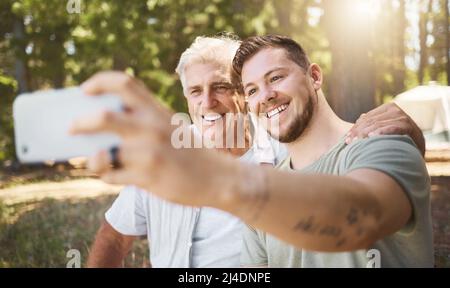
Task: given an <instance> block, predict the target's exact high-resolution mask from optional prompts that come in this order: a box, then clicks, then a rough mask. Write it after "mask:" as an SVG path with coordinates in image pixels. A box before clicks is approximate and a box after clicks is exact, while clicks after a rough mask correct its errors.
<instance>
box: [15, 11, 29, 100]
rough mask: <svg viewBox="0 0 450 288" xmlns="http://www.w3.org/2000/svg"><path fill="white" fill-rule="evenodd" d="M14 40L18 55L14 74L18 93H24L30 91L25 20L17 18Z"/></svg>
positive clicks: (16, 54) (16, 55)
mask: <svg viewBox="0 0 450 288" xmlns="http://www.w3.org/2000/svg"><path fill="white" fill-rule="evenodd" d="M14 38H15V39H16V43H17V44H16V45H17V46H16V47H15V48H16V53H15V58H16V59H15V63H14V70H15V71H14V73H15V77H16V80H17V83H18V84H19V85H18V93H19V94H20V93H24V92H28V91H29V85H28V77H27V75H28V69H27V64H26V54H25V43H24V38H25V27H24V25H23V20H22V19H20V18H16V20H15V21H14Z"/></svg>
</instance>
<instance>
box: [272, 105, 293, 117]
mask: <svg viewBox="0 0 450 288" xmlns="http://www.w3.org/2000/svg"><path fill="white" fill-rule="evenodd" d="M288 107H289V104H283V105H280V106H278V107H276V108H274V109H272V110H270V111H269V112H267V113H266V117H267V118H269V119H270V118H272V117H273V116H275V115H278V114H280V113H281V112H283V111H284V110H286V109H287V108H288Z"/></svg>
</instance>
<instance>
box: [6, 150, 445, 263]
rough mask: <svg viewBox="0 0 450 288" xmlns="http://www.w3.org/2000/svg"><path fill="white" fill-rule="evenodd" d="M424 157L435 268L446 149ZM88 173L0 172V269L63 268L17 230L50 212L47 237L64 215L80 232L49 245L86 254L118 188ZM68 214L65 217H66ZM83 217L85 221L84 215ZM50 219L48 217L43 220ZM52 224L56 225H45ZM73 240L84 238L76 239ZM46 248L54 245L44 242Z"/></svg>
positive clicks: (440, 244) (441, 247) (441, 252)
mask: <svg viewBox="0 0 450 288" xmlns="http://www.w3.org/2000/svg"><path fill="white" fill-rule="evenodd" d="M426 160H427V168H428V171H429V174H430V176H431V184H432V186H431V202H432V203H431V205H432V217H433V229H434V242H435V250H436V251H435V256H436V257H435V259H436V266H437V267H450V150H446V151H427V154H426ZM90 176H92V175H90V174H89V173H88V172H87V171H86V170H83V169H73V167H69V166H67V165H57V166H53V167H34V168H27V169H25V170H22V171H18V170H14V169H12V170H9V171H2V173H0V204H1V205H0V228H1V227H6V228H5V229H6V230H4V231H3V232H2V231H0V244H1V247H4V248H5V247H9V246H13V247H10V248H11V251H9V252H8V248H7V249H6V250H5V249H3V252H0V267H63V266H64V261H65V259H64V258H62V257H63V256H64V255H63V254H61V255H62V256H61V255H60V256H59V258H55V259H53V260H51V261H49V260H47V258H51V257H49V256H48V255H47V254H45V249H44V254H43V255H40V254H39V253H41V252H38V251H42V250H43V248H42V246H45V247H47V245H48V243H47V242H48V241H47V242H46V241H44V240H46V239H45V237H42V235H41V234H42V233H41V234H38V235H40V236H37V237H38V238H42V239H40V241H41V240H42V243H40V242H39V241H36V243H34V244H35V246H36V247H35V246H33V245H31V247H30V243H28V242H29V240H27V239H30V237H32V236H31V235H28V234H27V233H29V232H28V230H26V229H24V228H23V227H30V226H38V227H42V225H44V226H45V224H43V223H44V222H47V220H46V217H47V218H48V217H49V216H48V215H53V214H55V216H54V217H56V218H58V219H59V218H63V219H66V218H64V217H68V218H67V220H65V221H62V222H61V223H59V222H58V223H59V224H58V223H54V224H51V225H48V226H49V227H48V229H49V232H48V233H49V235H50V236H48V237H52V236H51V235H54V231H55V229H56V230H58V229H61V230H60V231H61V232H60V233H59V234H61V235H65V233H66V230H67V229H68V228H67V222H68V221H72V220H71V219H69V218H70V217H71V218H79V219H83V220H80V221H78V222H74V224H73V225H72V228H73V229H72V230H74V229H75V228H74V227H78V228H76V229H75V230H80V231H78V232H73V231H72V232H70V233H71V234H70V235H65V236H61V237H63V238H64V239H60V240H61V243H62V244H54V245H59V246H61V245H62V246H64V245H65V246H64V247H66V246H67V245H68V246H73V245H74V244H73V243H80V244H77V245H79V246H81V247H82V248H81V249H82V250H83V251H82V254H83V255H87V254H88V250H89V245H90V244H91V241H92V239H93V238H94V235H95V231H96V229H97V227H98V225H100V222H101V221H102V217H103V213H104V211H105V210H106V209H107V208H108V207H109V206H110V205H111V203H112V201H113V200H114V198H115V195H117V193H118V192H119V191H120V189H121V187H120V186H112V185H108V184H105V183H103V182H102V181H100V180H97V179H93V178H90ZM2 207H3V208H2ZM43 207H44V208H45V209H43ZM39 209H40V210H39ZM55 210H57V212H55ZM92 210H98V211H92ZM5 211H6V212H5ZM36 211H39V212H38V213H37V212H36ZM33 213H34V214H33ZM52 213H53V214H52ZM68 213H69V214H70V217H69V216H67V215H68ZM2 214H3V216H2ZM87 216H89V217H87ZM2 217H3V220H2ZM39 217H40V218H39ZM86 217H87V219H89V220H86V219H84V218H86ZM24 219H26V220H24ZM39 219H41V220H39ZM2 221H3V226H1V225H2V223H1V222H2ZM52 221H53V220H51V221H48V222H49V223H47V224H50V223H52ZM86 221H87V222H86ZM63 222H65V223H63ZM52 225H53V226H55V227H59V228H54V227H50V226H52ZM58 225H60V226H58ZM86 226H89V229H90V230H89V231H87V230H86V229H85V227H86ZM34 230H36V229H34ZM38 230H39V229H38ZM84 230H86V231H84ZM5 231H6V232H5ZM24 231H25V232H24ZM44 231H45V229H44ZM82 232H85V233H84V234H83V233H82ZM74 233H75V234H74ZM77 233H78V234H77ZM23 234H25V235H23ZM72 234H74V235H72ZM76 235H78V236H76ZM80 235H81V236H80ZM75 236H76V237H75ZM77 237H78V238H77ZM22 238H23V249H22V250H24V251H25V252H24V253H25V254H24V255H23V256H20V257H22V258H21V259H22V260H19V261H16V258H17V257H18V256H17V255H18V254H19V255H21V254H20V253H22V252H23V251H18V250H19V249H21V248H20V247H14V246H15V245H20V244H17V243H19V242H20V241H18V239H22ZM79 238H82V239H84V240H83V241H81V242H80V240H79ZM68 239H72V240H68ZM77 241H78V242H77ZM39 243H40V244H39ZM38 244H39V245H38ZM59 246H58V247H59ZM68 246H67V247H68ZM48 249H50V250H51V249H57V248H55V247H53V246H50V248H48ZM8 253H9V254H8ZM61 253H62V252H61ZM147 253H148V251H147V249H146V244H145V243H144V242H141V243H140V244H139V247H138V248H136V249H135V251H134V252H132V254H133V255H132V256H131V260H130V259H128V265H125V266H127V267H143V266H144V267H145V266H146V265H147V264H145V263H146V257H141V258H142V259H141V258H140V259H139V260H136V255H137V254H146V255H145V256H147V255H148V254H147ZM61 258H62V259H61ZM30 259H34V260H33V261H34V262H30ZM30 263H31V264H30Z"/></svg>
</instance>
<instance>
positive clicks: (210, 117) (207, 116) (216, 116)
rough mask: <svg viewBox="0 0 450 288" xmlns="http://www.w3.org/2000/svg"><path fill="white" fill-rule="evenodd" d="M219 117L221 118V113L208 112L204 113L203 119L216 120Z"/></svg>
mask: <svg viewBox="0 0 450 288" xmlns="http://www.w3.org/2000/svg"><path fill="white" fill-rule="evenodd" d="M220 118H222V115H220V114H209V115H204V116H203V119H205V120H206V121H211V122H212V121H216V120H219V119H220Z"/></svg>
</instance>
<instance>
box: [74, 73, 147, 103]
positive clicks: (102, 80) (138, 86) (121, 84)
mask: <svg viewBox="0 0 450 288" xmlns="http://www.w3.org/2000/svg"><path fill="white" fill-rule="evenodd" d="M81 88H82V89H83V92H84V93H86V94H88V95H100V94H105V93H111V94H116V95H118V96H119V97H121V99H122V101H123V103H124V104H125V105H126V106H128V107H131V108H139V107H142V106H143V105H147V106H148V105H152V104H154V102H155V99H154V98H153V97H152V95H151V93H150V91H149V90H148V89H147V88H146V87H145V85H144V84H143V83H142V82H140V81H138V80H137V79H135V78H133V77H131V76H129V75H127V74H125V73H122V72H116V71H106V72H99V73H97V74H95V75H94V76H92V77H91V78H89V79H88V80H87V81H86V82H84V83H83V84H82V85H81Z"/></svg>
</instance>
